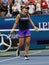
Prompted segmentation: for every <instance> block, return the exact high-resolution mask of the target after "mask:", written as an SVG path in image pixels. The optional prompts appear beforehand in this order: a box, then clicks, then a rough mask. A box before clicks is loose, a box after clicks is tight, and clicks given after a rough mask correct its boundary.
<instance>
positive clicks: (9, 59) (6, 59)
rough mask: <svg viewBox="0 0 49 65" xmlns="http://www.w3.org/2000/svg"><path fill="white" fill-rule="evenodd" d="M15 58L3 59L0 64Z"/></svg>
mask: <svg viewBox="0 0 49 65" xmlns="http://www.w3.org/2000/svg"><path fill="white" fill-rule="evenodd" d="M15 58H17V57H13V58H9V59H4V60H1V61H0V62H5V61H9V60H13V59H15Z"/></svg>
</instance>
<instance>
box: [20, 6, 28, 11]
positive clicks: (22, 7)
mask: <svg viewBox="0 0 49 65" xmlns="http://www.w3.org/2000/svg"><path fill="white" fill-rule="evenodd" d="M24 8H26V9H28V10H29V7H25V6H21V10H22V9H24Z"/></svg>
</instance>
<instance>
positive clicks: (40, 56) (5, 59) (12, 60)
mask: <svg viewBox="0 0 49 65" xmlns="http://www.w3.org/2000/svg"><path fill="white" fill-rule="evenodd" d="M21 53H22V52H21ZM22 54H24V53H22ZM0 65H49V50H44V51H43V50H42V51H41V50H40V51H37V52H34V51H31V52H29V60H25V58H24V56H23V55H22V56H20V57H16V56H14V54H13V55H12V56H11V57H10V54H9V56H8V54H7V55H6V56H5V55H4V56H0Z"/></svg>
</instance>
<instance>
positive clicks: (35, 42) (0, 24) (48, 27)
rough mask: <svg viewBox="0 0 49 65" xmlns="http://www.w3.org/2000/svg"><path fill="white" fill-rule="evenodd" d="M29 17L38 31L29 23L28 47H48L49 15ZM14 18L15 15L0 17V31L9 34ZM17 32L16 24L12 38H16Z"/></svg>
mask: <svg viewBox="0 0 49 65" xmlns="http://www.w3.org/2000/svg"><path fill="white" fill-rule="evenodd" d="M31 19H32V21H33V22H34V24H35V25H36V26H37V27H38V28H39V32H36V31H35V30H34V28H33V27H32V26H31V24H30V23H29V28H30V31H31V42H30V49H35V48H37V49H38V48H49V15H33V16H31ZM15 20H16V18H15V17H7V18H6V17H5V18H0V32H1V33H2V34H6V35H8V36H9V34H10V31H11V29H12V27H13V24H14V22H15ZM17 33H18V26H17V28H16V29H15V33H14V34H13V35H12V39H18V37H17Z"/></svg>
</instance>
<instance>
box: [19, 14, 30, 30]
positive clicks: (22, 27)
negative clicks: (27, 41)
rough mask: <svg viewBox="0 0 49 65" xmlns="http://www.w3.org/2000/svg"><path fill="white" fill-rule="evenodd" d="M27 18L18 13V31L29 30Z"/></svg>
mask: <svg viewBox="0 0 49 65" xmlns="http://www.w3.org/2000/svg"><path fill="white" fill-rule="evenodd" d="M28 23H29V18H28V15H27V14H26V15H24V14H22V13H20V20H19V29H20V30H26V29H29V24H28Z"/></svg>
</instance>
